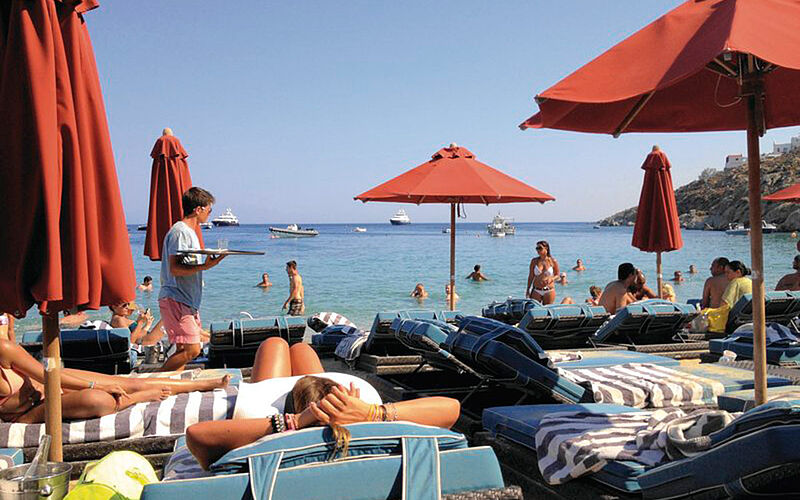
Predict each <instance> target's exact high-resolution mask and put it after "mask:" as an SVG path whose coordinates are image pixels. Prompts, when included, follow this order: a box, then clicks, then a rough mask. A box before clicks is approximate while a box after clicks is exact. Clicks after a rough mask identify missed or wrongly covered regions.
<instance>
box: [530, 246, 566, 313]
mask: <svg viewBox="0 0 800 500" xmlns="http://www.w3.org/2000/svg"><path fill="white" fill-rule="evenodd" d="M536 253H537V256H536V257H534V258H533V259H531V265H530V269H529V270H528V286H527V288H525V297H527V298H529V299H534V300H538V301H539V302H541V303H542V304H545V305H547V304H552V303H553V302H555V301H556V288H555V285H556V276H559V269H558V261H557V260H556V259H554V258H553V256H552V255H551V254H550V244H549V243H547V242H546V241H539V242H537V243H536Z"/></svg>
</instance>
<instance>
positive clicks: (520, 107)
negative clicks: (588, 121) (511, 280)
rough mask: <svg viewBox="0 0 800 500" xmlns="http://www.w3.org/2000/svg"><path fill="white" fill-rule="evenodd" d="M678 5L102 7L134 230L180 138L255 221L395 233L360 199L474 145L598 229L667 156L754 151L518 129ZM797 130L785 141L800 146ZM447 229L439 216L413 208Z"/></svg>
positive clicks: (99, 22) (737, 145)
mask: <svg viewBox="0 0 800 500" xmlns="http://www.w3.org/2000/svg"><path fill="white" fill-rule="evenodd" d="M678 3H679V2H678V1H677V0H661V1H655V0H650V1H646V2H643V1H641V0H615V1H613V2H589V1H585V0H583V1H581V0H558V1H550V2H544V1H537V2H532V1H508V2H483V1H436V2H423V1H408V2H389V1H351V2H329V1H316V2H310V1H293V2H278V1H272V2H269V1H267V2H265V1H254V0H253V1H250V0H248V1H237V2H211V1H206V0H196V1H189V0H171V1H163V0H162V1H153V0H137V1H135V2H132V1H129V0H104V1H102V2H101V5H100V8H99V9H97V10H94V11H92V12H89V13H88V14H87V15H86V19H87V23H88V24H89V30H90V33H91V35H92V40H93V43H94V48H95V53H96V57H97V63H98V69H99V71H100V78H101V83H102V86H103V91H104V96H105V102H106V108H107V111H108V115H109V125H110V128H111V137H112V141H113V146H114V153H115V156H116V160H117V171H118V174H119V180H120V185H121V189H122V194H123V200H124V204H125V211H126V214H127V218H128V222H129V223H140V222H144V221H145V218H146V211H147V203H148V186H149V182H150V165H151V161H150V158H149V153H150V149H151V147H152V145H153V142H154V141H155V139H156V138H157V136H158V135H159V134H160V131H161V129H162V128H163V127H165V126H169V127H172V128H173V129H174V131H175V135H177V136H178V137H179V138H180V139H181V141H182V142H183V144H184V146H185V147H186V149H187V151H188V152H189V165H190V168H191V171H192V177H193V180H194V182H195V184H196V185H200V186H203V187H206V188H208V189H209V190H211V191H212V192H213V193H214V194H215V195H216V197H217V207H218V210H216V211H217V212H218V211H221V209H224V207H228V206H229V207H232V208H233V210H234V212H235V213H237V214H238V215H239V216H240V218H241V220H242V222H243V223H262V222H299V223H311V222H319V223H322V222H385V221H386V219H387V218H388V217H389V215H391V213H392V212H393V211H394V210H395V209H396V208H399V205H391V204H384V203H370V204H366V205H364V204H362V203H360V202H355V201H353V199H352V198H353V196H354V195H356V194H358V193H360V192H362V191H365V190H367V189H369V188H371V187H373V186H374V185H376V184H378V183H380V182H383V181H385V180H387V179H389V178H391V177H393V176H395V175H397V174H399V173H401V172H403V171H405V170H407V169H409V168H411V167H413V166H416V165H418V164H420V163H422V162H424V161H426V160H428V159H429V158H430V155H431V154H433V153H434V152H435V151H436V150H437V149H439V148H440V147H442V146H444V145H446V144H448V143H450V142H456V143H458V144H459V145H462V146H466V147H468V148H469V149H471V150H472V151H473V153H475V154H476V156H477V157H478V159H480V160H482V161H484V162H485V163H488V164H489V165H492V166H494V167H496V168H499V169H500V170H503V171H505V172H507V173H508V174H510V175H513V176H515V177H517V178H519V179H521V180H523V181H525V182H528V183H529V184H532V185H533V186H536V187H537V188H539V189H542V190H544V191H547V192H549V193H551V194H553V195H554V196H555V197H556V198H557V200H556V201H555V202H550V203H547V204H545V205H538V204H516V205H506V206H493V207H483V206H472V207H468V211H467V212H468V215H469V218H468V221H470V222H481V221H484V220H487V219H488V218H490V217H491V215H492V214H493V213H494V212H496V211H497V209H498V207H499V208H500V209H502V211H503V213H504V214H507V215H511V216H514V217H516V218H517V220H520V221H576V220H595V219H598V218H600V217H603V216H605V215H608V214H610V213H612V212H615V211H617V210H620V209H623V208H627V207H629V206H631V205H635V204H636V203H637V201H638V198H639V189H640V185H641V179H642V171H641V170H640V169H639V166H640V165H641V162H642V160H643V158H644V155H645V154H646V153H647V152H648V151H649V149H650V146H651V145H652V144H659V145H660V146H661V147H662V148H663V149H664V150H665V151H666V152H667V154H668V155H669V156H670V159H671V162H672V165H673V180H674V183H675V185H676V186H677V185H681V184H684V183H686V182H689V181H690V180H693V179H694V178H696V177H697V174H698V173H699V172H700V171H701V170H702V169H704V168H706V167H715V168H721V167H722V165H723V159H724V156H725V155H726V154H729V153H744V152H745V149H746V148H745V134H744V132H728V133H704V134H631V135H625V136H623V137H621V138H620V139H612V138H611V137H610V136H602V135H590V134H577V133H571V132H559V131H530V130H529V131H526V132H523V131H520V130H519V129H518V128H517V125H518V124H519V123H521V122H522V121H523V120H524V119H525V118H527V117H528V116H530V115H531V114H533V113H534V112H535V111H536V109H537V108H536V105H535V104H534V102H533V96H534V95H535V94H536V92H538V91H542V90H544V89H546V88H547V87H549V86H550V85H552V84H554V83H555V82H557V81H558V80H559V79H561V78H563V77H564V76H566V75H567V74H568V73H569V72H571V71H573V70H574V69H577V68H578V67H579V66H581V65H583V64H584V63H586V62H588V61H589V60H590V59H592V58H593V57H595V56H596V55H598V54H599V53H601V52H602V51H604V50H605V49H607V48H609V47H610V46H612V45H613V44H615V43H617V42H618V41H620V40H622V39H623V38H625V37H626V36H628V35H629V34H631V33H633V32H634V31H636V30H637V29H639V28H640V27H642V26H644V25H645V24H647V23H649V22H650V21H652V20H654V19H655V18H657V17H658V16H659V15H661V14H662V13H664V12H666V11H668V10H669V9H671V8H672V7H674V6H675V5H677V4H678ZM798 130H800V129H798V128H791V129H779V130H776V131H771V132H769V133H768V134H767V136H766V137H765V138H764V139H763V141H762V149H763V148H769V149H770V150H771V147H772V146H771V145H772V141H773V140H775V141H777V142H786V141H788V139H789V137H790V136H792V135H795V134H797V133H798ZM404 208H406V209H407V210H408V211H409V214H410V215H411V217H412V218H413V219H414V220H415V221H419V222H422V221H431V222H437V221H445V220H447V218H448V210H447V209H446V208H445V207H443V206H439V205H427V206H421V207H416V206H413V205H409V206H406V207H404Z"/></svg>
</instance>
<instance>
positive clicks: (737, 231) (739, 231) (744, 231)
mask: <svg viewBox="0 0 800 500" xmlns="http://www.w3.org/2000/svg"><path fill="white" fill-rule="evenodd" d="M725 234H730V235H732V236H746V235H748V234H750V228H749V227H744V224H742V223H741V222H731V223H730V224H728V229H726V230H725Z"/></svg>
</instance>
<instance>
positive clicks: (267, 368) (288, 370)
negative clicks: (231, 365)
mask: <svg viewBox="0 0 800 500" xmlns="http://www.w3.org/2000/svg"><path fill="white" fill-rule="evenodd" d="M291 376H292V359H291V357H290V355H289V344H288V343H287V342H286V341H285V340H283V339H282V338H278V337H272V338H268V339H267V340H265V341H264V342H262V343H261V345H260V346H258V351H257V352H256V358H255V361H254V362H253V373H252V375H250V380H252V381H253V382H261V381H262V380H267V379H270V378H277V377H291Z"/></svg>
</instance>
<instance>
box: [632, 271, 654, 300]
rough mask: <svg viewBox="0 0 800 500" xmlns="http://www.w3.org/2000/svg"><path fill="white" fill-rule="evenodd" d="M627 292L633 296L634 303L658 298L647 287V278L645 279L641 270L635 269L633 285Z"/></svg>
mask: <svg viewBox="0 0 800 500" xmlns="http://www.w3.org/2000/svg"><path fill="white" fill-rule="evenodd" d="M628 291H629V292H630V293H631V295H632V296H633V300H634V301H636V300H645V299H655V298H657V297H658V295H656V292H655V291H653V289H652V288H650V287H649V286H647V278H645V276H644V273H643V272H642V270H641V269H636V279H635V280H634V281H633V285H631V286H630V287H629V288H628Z"/></svg>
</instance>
